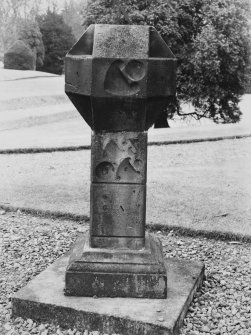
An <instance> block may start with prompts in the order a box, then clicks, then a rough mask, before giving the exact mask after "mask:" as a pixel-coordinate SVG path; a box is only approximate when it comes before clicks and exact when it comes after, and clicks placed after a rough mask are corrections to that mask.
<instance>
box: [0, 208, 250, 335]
mask: <svg viewBox="0 0 251 335" xmlns="http://www.w3.org/2000/svg"><path fill="white" fill-rule="evenodd" d="M86 229H87V226H86V225H84V224H82V223H81V222H72V221H66V220H58V219H57V220H52V219H45V218H38V217H33V216H30V215H25V214H23V213H21V212H20V211H18V212H15V213H14V212H4V211H3V210H2V211H0V237H1V239H0V245H1V249H2V252H1V254H0V267H1V272H0V283H1V286H0V334H1V335H2V334H3V335H29V334H39V335H60V334H64V335H73V334H74V335H82V334H84V335H88V334H89V335H99V332H92V333H88V331H85V333H80V332H78V331H77V330H63V329H60V328H59V327H55V326H53V325H49V324H36V323H33V321H32V320H26V321H25V320H23V319H21V318H17V319H15V320H13V319H11V314H10V313H11V303H10V297H11V296H12V294H13V292H15V291H17V290H18V289H19V288H21V287H22V286H24V285H25V284H26V283H27V282H28V281H29V280H30V279H32V278H33V277H34V276H36V275H37V274H38V273H39V272H41V271H42V270H43V269H45V268H46V267H47V266H48V264H49V263H52V262H53V261H54V260H55V259H56V258H58V257H59V256H60V255H62V254H64V253H65V252H66V251H67V250H68V249H69V247H70V245H71V244H72V242H73V241H75V239H76V238H77V236H78V234H79V233H81V232H83V231H86ZM157 235H158V236H159V238H161V240H162V243H163V247H164V252H165V254H166V256H167V257H179V258H185V259H191V260H200V261H203V262H204V263H205V264H206V280H205V282H204V284H203V287H202V289H201V290H200V292H198V293H197V294H196V296H195V299H194V301H193V303H192V304H191V306H190V308H189V312H188V314H187V316H186V318H185V322H184V327H183V328H182V330H181V335H202V334H204V335H206V334H221V335H229V334H233V335H238V334H239V335H250V333H251V245H250V244H247V243H246V244H245V243H240V242H234V241H231V242H222V241H215V240H209V239H206V238H188V237H181V236H176V235H174V233H172V232H170V233H169V234H168V235H164V234H162V233H161V232H158V233H157Z"/></svg>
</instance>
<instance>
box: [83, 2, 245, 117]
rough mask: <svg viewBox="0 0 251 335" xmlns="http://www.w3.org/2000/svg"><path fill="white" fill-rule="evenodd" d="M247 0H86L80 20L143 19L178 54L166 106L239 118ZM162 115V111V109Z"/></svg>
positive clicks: (178, 110) (128, 21) (136, 21)
mask: <svg viewBox="0 0 251 335" xmlns="http://www.w3.org/2000/svg"><path fill="white" fill-rule="evenodd" d="M249 14H250V7H249V1H248V0H169V1H166V0H151V1H150V0H144V1H143V0H139V1H136V0H128V1H127V2H126V5H125V4H124V1H122V0H116V1H115V0H94V1H89V2H88V6H87V8H86V9H85V10H84V11H82V15H83V19H84V24H85V25H86V26H88V25H89V24H91V23H114V24H143V25H145V24H147V25H152V26H154V27H155V28H156V29H157V31H158V32H159V33H160V34H161V36H162V37H163V38H164V40H165V41H166V42H167V44H168V46H169V47H170V48H171V50H172V51H173V53H174V54H175V55H176V57H177V60H178V70H177V99H175V100H174V102H173V107H172V108H167V109H166V111H165V118H166V116H167V115H168V117H169V118H171V117H172V116H173V115H174V112H176V113H178V114H179V115H182V116H185V115H186V114H184V113H183V112H182V110H181V107H180V103H181V102H185V103H191V104H192V105H193V106H194V111H193V112H192V113H189V115H192V116H194V117H195V118H196V119H201V118H203V117H204V118H210V119H212V120H213V121H214V122H216V123H220V122H221V123H228V122H237V121H239V120H240V115H241V111H240V109H239V107H238V103H239V101H240V97H241V95H242V94H243V93H244V89H245V85H246V81H247V66H248V63H249V44H250V34H249V27H248V16H249ZM162 119H163V115H162Z"/></svg>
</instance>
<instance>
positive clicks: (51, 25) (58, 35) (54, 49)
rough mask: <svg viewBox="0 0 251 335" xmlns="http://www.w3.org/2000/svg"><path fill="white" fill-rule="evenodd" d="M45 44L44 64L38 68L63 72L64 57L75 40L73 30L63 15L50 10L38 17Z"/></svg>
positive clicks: (51, 71)
mask: <svg viewBox="0 0 251 335" xmlns="http://www.w3.org/2000/svg"><path fill="white" fill-rule="evenodd" d="M38 22H39V28H40V31H41V33H42V38H43V44H44V52H45V56H44V64H43V66H38V67H37V70H40V71H45V72H50V73H55V74H62V72H63V68H64V57H65V55H66V53H67V52H68V51H69V49H70V48H71V47H72V45H73V44H74V42H75V38H74V36H73V34H72V30H71V28H70V27H69V26H67V25H66V24H65V23H64V20H63V17H62V15H60V14H57V13H55V12H51V11H48V12H47V13H46V14H45V15H42V16H40V17H39V18H38Z"/></svg>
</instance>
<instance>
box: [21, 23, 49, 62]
mask: <svg viewBox="0 0 251 335" xmlns="http://www.w3.org/2000/svg"><path fill="white" fill-rule="evenodd" d="M18 38H19V39H20V40H22V41H24V42H25V43H26V44H27V45H29V47H30V48H31V50H32V52H33V54H34V57H35V60H36V66H37V67H41V66H43V59H44V44H43V39H42V34H41V32H40V29H39V26H38V23H37V22H36V21H30V20H29V21H28V20H27V21H22V23H21V24H20V28H19V33H18Z"/></svg>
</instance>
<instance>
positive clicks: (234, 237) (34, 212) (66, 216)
mask: <svg viewBox="0 0 251 335" xmlns="http://www.w3.org/2000/svg"><path fill="white" fill-rule="evenodd" d="M0 210H4V211H5V212H20V213H24V214H28V215H31V216H35V217H41V218H49V219H61V220H72V221H75V222H79V221H82V222H84V223H89V221H90V218H89V216H88V215H84V214H83V215H80V214H79V215H78V214H72V213H67V212H60V211H55V212H54V211H48V210H41V209H34V208H27V207H15V206H7V205H0ZM146 229H147V230H148V231H150V232H154V233H158V232H160V233H174V234H175V235H179V236H187V237H205V238H208V239H214V240H220V241H238V242H248V243H250V242H251V236H249V235H243V234H237V233H232V232H224V231H217V230H212V231H208V230H203V229H198V230H195V229H192V228H189V227H180V226H172V225H165V224H161V223H146Z"/></svg>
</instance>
